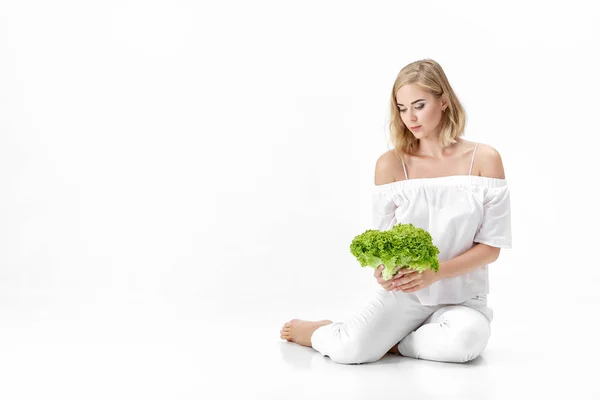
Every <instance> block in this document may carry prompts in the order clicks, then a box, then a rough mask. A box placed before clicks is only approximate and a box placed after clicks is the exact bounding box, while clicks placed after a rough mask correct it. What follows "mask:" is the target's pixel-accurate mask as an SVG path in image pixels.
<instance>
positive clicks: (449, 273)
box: [438, 145, 505, 279]
mask: <svg viewBox="0 0 600 400" xmlns="http://www.w3.org/2000/svg"><path fill="white" fill-rule="evenodd" d="M480 148H481V150H480V151H479V152H478V153H477V156H478V157H477V158H476V160H475V161H476V162H477V164H478V166H479V168H478V169H479V172H480V175H481V176H487V177H490V178H498V179H505V176H504V165H503V164H502V157H500V153H499V152H498V151H497V150H496V149H494V148H493V147H491V146H488V145H481V146H480ZM499 255H500V248H499V247H493V246H488V245H487V244H483V243H477V244H476V245H475V246H473V247H471V248H470V249H469V250H467V251H465V252H464V253H462V254H461V255H459V256H456V257H454V258H452V259H450V260H447V261H443V262H440V270H439V271H438V277H439V279H446V278H453V277H455V276H459V275H462V274H466V273H467V272H470V271H472V270H474V269H477V268H479V267H481V266H483V265H485V264H491V263H493V262H494V261H496V260H497V259H498V256H499Z"/></svg>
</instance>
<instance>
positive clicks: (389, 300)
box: [311, 288, 493, 364]
mask: <svg viewBox="0 0 600 400" xmlns="http://www.w3.org/2000/svg"><path fill="white" fill-rule="evenodd" d="M492 318H493V311H492V309H491V308H489V307H488V306H487V298H486V297H485V296H475V297H473V298H471V299H469V300H468V301H465V302H464V303H460V304H438V305H435V306H425V305H422V304H421V303H420V302H419V299H417V297H416V296H415V295H414V294H413V293H404V292H402V291H396V292H394V291H391V292H388V291H386V290H385V289H383V288H377V291H376V293H375V296H374V298H373V299H372V300H371V301H370V302H369V303H368V304H367V305H366V306H365V307H364V308H363V310H362V311H360V312H358V313H357V314H355V315H354V316H353V317H352V318H350V319H349V320H348V321H345V322H334V323H333V324H329V325H325V326H322V327H320V328H318V329H317V330H316V331H315V332H314V333H313V335H312V337H311V342H312V347H313V348H314V349H315V350H317V351H318V352H319V353H321V354H322V355H323V356H328V357H330V358H331V360H333V361H335V362H337V363H341V364H362V363H369V362H374V361H377V360H379V359H380V358H381V357H383V356H384V355H385V354H386V353H387V351H388V350H389V349H391V348H392V347H393V346H394V345H395V344H396V343H398V342H400V344H399V345H398V350H399V351H400V354H402V355H403V356H407V357H413V358H421V359H426V360H432V361H442V362H458V363H462V362H467V361H470V360H473V359H474V358H476V357H478V356H479V355H480V354H481V353H482V352H483V349H484V348H485V346H486V345H487V342H488V339H489V337H490V323H491V322H492Z"/></svg>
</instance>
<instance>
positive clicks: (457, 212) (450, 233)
mask: <svg viewBox="0 0 600 400" xmlns="http://www.w3.org/2000/svg"><path fill="white" fill-rule="evenodd" d="M469 172H470V171H469ZM398 223H403V224H408V223H411V224H413V225H414V226H416V227H418V228H423V229H425V230H427V231H428V232H429V233H430V234H431V237H432V238H433V244H435V245H436V246H437V247H438V249H439V250H440V253H439V254H438V259H439V260H440V262H441V261H445V260H449V259H451V258H454V257H456V256H458V255H460V254H462V253H464V252H465V251H467V250H469V249H470V248H471V247H473V246H475V245H476V244H477V243H484V244H487V245H490V246H494V247H500V248H504V249H510V248H511V246H512V242H511V217H510V194H509V190H508V185H507V182H506V179H498V178H489V177H482V176H474V175H470V174H469V175H452V176H445V177H438V178H417V179H407V180H402V181H396V182H392V183H387V184H383V185H375V187H374V190H373V226H374V228H373V229H379V230H388V229H390V228H391V227H392V226H394V225H396V224H398ZM487 293H489V282H488V265H484V266H482V267H480V268H477V269H475V270H473V271H471V272H468V273H466V274H464V275H461V276H457V277H454V278H448V279H442V280H439V281H437V282H435V283H433V284H432V285H430V286H429V287H427V288H424V289H421V290H418V291H416V292H414V294H415V295H416V296H417V297H418V299H419V300H420V302H421V303H422V304H424V305H436V304H456V303H462V302H464V301H466V300H468V299H469V298H471V297H473V296H476V295H484V294H487Z"/></svg>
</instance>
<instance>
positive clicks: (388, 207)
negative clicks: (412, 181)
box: [372, 187, 398, 231]
mask: <svg viewBox="0 0 600 400" xmlns="http://www.w3.org/2000/svg"><path fill="white" fill-rule="evenodd" d="M395 197H396V196H394V194H393V193H392V192H391V191H390V190H385V189H382V188H380V187H375V189H374V190H373V228H372V229H378V230H380V231H387V230H388V229H391V228H392V227H393V226H394V225H396V213H395V211H396V208H398V205H397V204H396V202H395V201H394V198H395Z"/></svg>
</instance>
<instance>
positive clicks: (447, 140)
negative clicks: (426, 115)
mask: <svg viewBox="0 0 600 400" xmlns="http://www.w3.org/2000/svg"><path fill="white" fill-rule="evenodd" d="M410 84H416V85H419V86H420V87H421V88H423V89H424V90H425V91H427V92H429V93H431V94H432V95H434V96H436V97H437V98H440V97H441V96H442V95H445V96H446V100H447V105H448V107H447V108H446V111H445V112H444V113H443V115H442V121H441V124H442V129H441V131H440V135H439V140H440V144H441V145H442V147H447V146H449V145H451V144H453V143H456V138H458V137H460V136H462V135H463V134H464V129H465V125H466V122H467V115H466V113H465V110H464V108H463V106H462V105H461V104H460V101H459V100H458V97H457V96H456V94H455V93H454V90H452V87H451V86H450V83H449V82H448V78H446V74H445V73H444V70H443V69H442V67H441V66H440V65H439V64H438V63H437V62H436V61H434V60H431V59H425V60H418V61H415V62H412V63H410V64H408V65H407V66H405V67H404V68H402V70H400V72H399V73H398V76H397V77H396V80H395V82H394V87H393V88H392V96H391V98H390V137H391V141H392V144H393V145H394V151H395V153H396V154H397V155H402V154H406V153H408V154H411V153H414V151H415V150H416V148H417V146H418V143H419V139H417V138H415V137H414V135H413V134H412V132H410V130H409V129H408V128H407V127H406V125H404V123H403V122H402V118H400V110H398V102H397V100H396V93H397V92H398V90H399V89H400V88H401V87H402V86H404V85H410Z"/></svg>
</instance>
